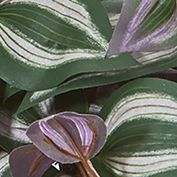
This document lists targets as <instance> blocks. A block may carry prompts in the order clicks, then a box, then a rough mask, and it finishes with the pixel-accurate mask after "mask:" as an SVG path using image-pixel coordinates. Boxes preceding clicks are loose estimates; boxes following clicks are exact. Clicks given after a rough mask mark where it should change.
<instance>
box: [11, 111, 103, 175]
mask: <svg viewBox="0 0 177 177" xmlns="http://www.w3.org/2000/svg"><path fill="white" fill-rule="evenodd" d="M27 136H28V137H29V139H30V140H31V141H32V143H33V145H26V146H23V147H20V148H18V149H15V150H14V151H13V152H12V153H11V155H10V167H11V169H12V175H13V176H14V177H24V176H33V177H40V176H42V175H43V173H44V172H45V170H47V168H49V166H51V165H52V163H53V162H55V161H56V162H59V163H62V164H70V163H76V162H80V163H81V168H83V174H81V175H82V176H90V177H98V176H99V175H98V174H97V173H96V171H95V170H94V168H93V167H92V166H91V162H90V161H89V159H90V158H92V157H93V156H95V155H96V154H97V153H98V152H99V150H100V149H101V148H102V146H103V145H104V142H105V138H106V126H105V125H104V122H103V120H101V119H100V118H99V117H98V116H94V115H79V114H76V113H72V112H65V113H59V114H56V115H52V116H50V117H47V118H45V119H41V120H38V121H36V122H34V123H33V124H32V125H31V126H30V127H29V128H28V130H27ZM17 162H25V163H24V164H20V163H19V164H18V165H17Z"/></svg>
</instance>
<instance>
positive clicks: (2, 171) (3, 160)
mask: <svg viewBox="0 0 177 177" xmlns="http://www.w3.org/2000/svg"><path fill="white" fill-rule="evenodd" d="M8 161H9V155H8V154H7V153H6V152H4V151H2V150H1V149H0V176H1V177H12V175H11V173H10V169H9V162H8Z"/></svg>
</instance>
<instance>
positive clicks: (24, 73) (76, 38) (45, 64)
mask: <svg viewBox="0 0 177 177" xmlns="http://www.w3.org/2000/svg"><path fill="white" fill-rule="evenodd" d="M111 33H112V30H111V26H110V23H109V20H108V17H107V14H106V11H105V9H104V8H103V6H102V5H101V2H99V1H98V0H95V1H94V3H93V2H91V1H90V0H75V1H73V0H68V1H67V0H65V1H62V0H48V1H43V0H39V1H35V0H11V1H10V2H7V3H3V4H0V77H1V78H2V79H3V80H5V81H6V82H8V83H9V84H10V85H13V86H14V87H16V88H21V89H24V90H39V89H47V88H51V87H54V86H57V85H58V84H59V83H61V82H63V81H64V80H65V79H67V78H68V77H70V76H72V75H74V74H78V73H82V72H87V71H90V70H91V71H92V70H93V69H92V68H90V67H89V66H88V67H87V63H89V60H93V61H94V60H102V59H103V58H104V56H105V53H106V49H107V46H108V40H109V39H110V36H111ZM79 62H81V63H82V62H83V63H85V67H84V68H83V69H81V70H78V67H79V68H80V65H79ZM69 68H70V69H69ZM71 68H72V69H71ZM46 78H47V79H46Z"/></svg>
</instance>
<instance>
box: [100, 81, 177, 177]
mask: <svg viewBox="0 0 177 177" xmlns="http://www.w3.org/2000/svg"><path fill="white" fill-rule="evenodd" d="M100 116H102V117H103V118H104V119H105V123H106V125H107V130H108V139H107V143H106V145H105V146H104V149H103V150H102V152H101V153H100V155H99V161H101V162H102V164H103V166H106V167H107V168H109V169H110V170H111V171H112V172H114V173H115V174H116V176H121V177H124V176H127V177H142V176H153V177H169V176H170V177H173V176H174V177H175V176H176V172H177V166H176V163H177V143H176V141H177V84H176V83H175V82H171V81H167V80H161V79H154V78H144V79H138V80H135V81H132V82H130V83H128V84H126V85H125V86H123V87H122V88H121V89H119V90H118V91H117V92H115V93H114V94H113V95H112V96H111V97H110V99H109V100H108V102H107V103H106V104H105V106H104V107H103V110H102V111H101V113H100ZM103 177H104V175H103Z"/></svg>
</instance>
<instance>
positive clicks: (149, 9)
mask: <svg viewBox="0 0 177 177" xmlns="http://www.w3.org/2000/svg"><path fill="white" fill-rule="evenodd" d="M176 37H177V9H176V0H169V1H166V0H136V1H129V0H124V3H123V9H122V12H121V17H120V20H119V22H118V24H117V27H116V29H115V31H114V33H113V37H112V40H111V42H110V47H109V49H108V53H107V55H108V56H109V57H110V56H112V55H118V54H120V53H124V52H133V56H134V57H135V58H136V60H137V61H138V62H139V63H141V64H148V63H153V62H155V61H157V60H161V61H163V60H167V59H170V58H173V57H176V55H177V53H176V46H177V43H176Z"/></svg>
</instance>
